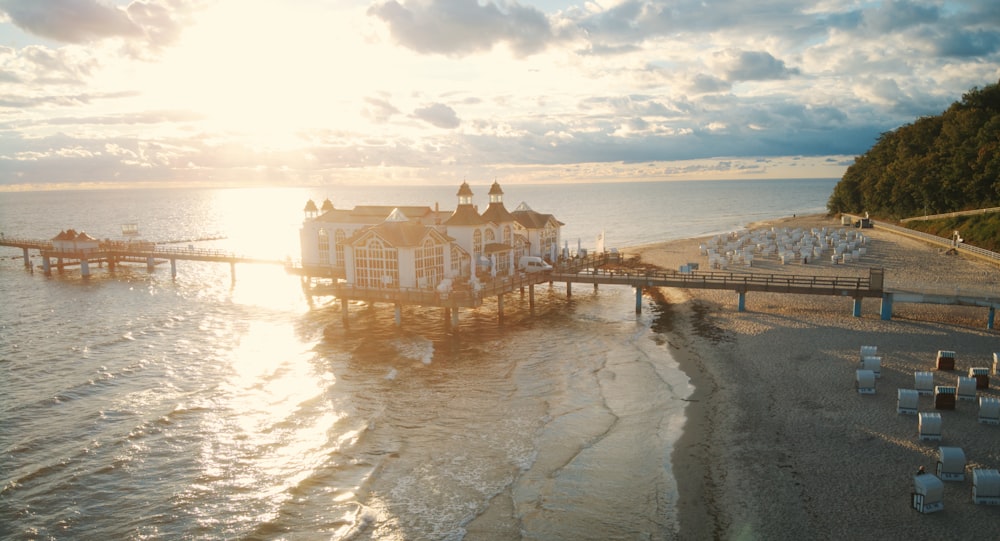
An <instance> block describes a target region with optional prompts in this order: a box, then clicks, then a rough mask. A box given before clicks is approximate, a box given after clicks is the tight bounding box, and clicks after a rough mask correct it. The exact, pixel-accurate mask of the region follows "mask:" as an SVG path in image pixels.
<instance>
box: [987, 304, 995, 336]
mask: <svg viewBox="0 0 1000 541" xmlns="http://www.w3.org/2000/svg"><path fill="white" fill-rule="evenodd" d="M996 317H997V309H996V308H994V307H992V306H990V313H989V314H987V315H986V328H987V329H990V330H992V329H993V322H994V320H996Z"/></svg>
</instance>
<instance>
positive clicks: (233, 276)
mask: <svg viewBox="0 0 1000 541" xmlns="http://www.w3.org/2000/svg"><path fill="white" fill-rule="evenodd" d="M229 278H230V280H232V281H231V282H230V283H232V284H235V283H236V262H235V261H230V262H229Z"/></svg>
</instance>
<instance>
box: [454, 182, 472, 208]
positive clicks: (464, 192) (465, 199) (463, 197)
mask: <svg viewBox="0 0 1000 541" xmlns="http://www.w3.org/2000/svg"><path fill="white" fill-rule="evenodd" d="M456 195H458V204H459V206H461V205H471V204H472V188H470V187H469V183H468V182H465V181H462V185H461V186H459V187H458V194H456Z"/></svg>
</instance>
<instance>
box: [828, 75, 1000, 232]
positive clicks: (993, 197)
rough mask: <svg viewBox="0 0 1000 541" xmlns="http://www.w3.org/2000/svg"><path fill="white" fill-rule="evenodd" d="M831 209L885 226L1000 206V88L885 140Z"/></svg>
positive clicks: (846, 180) (849, 174)
mask: <svg viewBox="0 0 1000 541" xmlns="http://www.w3.org/2000/svg"><path fill="white" fill-rule="evenodd" d="M826 206H827V209H828V210H829V211H830V212H831V213H834V214H835V213H840V212H848V213H853V214H861V213H864V212H869V213H870V214H871V215H872V216H877V217H879V218H881V219H888V220H893V219H902V218H907V217H910V216H923V215H927V214H942V213H947V212H956V211H960V210H971V209H977V208H985V207H996V206H1000V83H998V84H993V85H989V86H987V87H985V88H983V89H978V88H973V89H972V90H970V91H969V92H967V93H966V94H965V95H963V96H962V101H959V102H955V103H953V104H952V105H951V107H949V108H948V110H946V111H945V112H944V113H942V114H941V115H939V116H935V117H923V118H920V119H917V120H916V121H915V122H914V123H912V124H907V125H905V126H902V127H900V128H898V129H897V130H895V131H892V132H887V133H883V134H882V135H881V136H880V137H879V139H878V141H877V142H876V143H875V145H874V146H873V147H872V148H871V149H869V150H868V152H866V153H864V154H862V155H861V156H858V157H857V158H856V159H855V162H854V164H853V165H851V166H850V167H848V168H847V171H846V172H845V173H844V176H843V178H841V180H840V182H838V183H837V185H836V186H835V187H834V189H833V194H831V195H830V199H829V201H828V202H827V205H826ZM963 234H964V231H963ZM949 235H950V232H949Z"/></svg>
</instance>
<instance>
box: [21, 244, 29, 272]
mask: <svg viewBox="0 0 1000 541" xmlns="http://www.w3.org/2000/svg"><path fill="white" fill-rule="evenodd" d="M21 251H22V252H23V253H24V268H26V269H27V268H30V267H31V256H29V255H28V249H27V248H21Z"/></svg>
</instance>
